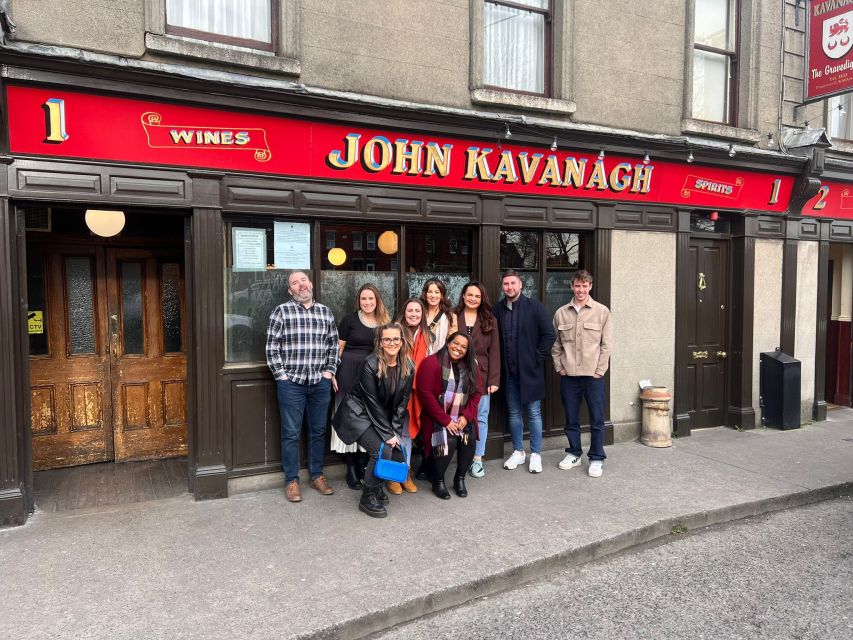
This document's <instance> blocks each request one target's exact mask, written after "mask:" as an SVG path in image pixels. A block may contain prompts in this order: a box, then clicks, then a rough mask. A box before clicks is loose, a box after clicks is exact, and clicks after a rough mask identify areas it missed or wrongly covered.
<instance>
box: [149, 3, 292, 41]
mask: <svg viewBox="0 0 853 640" xmlns="http://www.w3.org/2000/svg"><path fill="white" fill-rule="evenodd" d="M267 2H268V3H269V8H270V41H269V42H264V41H263V40H252V39H251V38H239V37H237V36H227V35H223V34H221V33H214V32H212V31H204V30H201V29H193V28H190V27H180V26H177V25H173V24H169V15H168V12H167V11H166V3H165V2H164V3H163V20H164V23H165V26H164V32H165V33H166V34H167V35H173V36H180V37H183V38H193V39H195V40H203V41H205V42H218V43H220V44H226V45H230V46H233V47H245V48H247V49H255V50H258V51H269V52H272V53H274V52H276V51H278V35H279V16H280V11H279V3H278V0H267Z"/></svg>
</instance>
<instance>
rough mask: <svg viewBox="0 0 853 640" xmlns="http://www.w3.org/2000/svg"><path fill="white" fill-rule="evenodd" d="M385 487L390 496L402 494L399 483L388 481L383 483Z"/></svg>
mask: <svg viewBox="0 0 853 640" xmlns="http://www.w3.org/2000/svg"><path fill="white" fill-rule="evenodd" d="M385 485H386V486H387V488H388V493H390V494H391V495H394V496H399V495H400V494H401V493H403V487H401V486H400V483H399V482H391V481H388V482H386V483H385Z"/></svg>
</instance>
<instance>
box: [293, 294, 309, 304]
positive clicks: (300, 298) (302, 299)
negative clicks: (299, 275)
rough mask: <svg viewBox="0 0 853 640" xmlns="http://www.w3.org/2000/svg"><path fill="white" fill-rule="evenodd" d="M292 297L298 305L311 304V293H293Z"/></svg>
mask: <svg viewBox="0 0 853 640" xmlns="http://www.w3.org/2000/svg"><path fill="white" fill-rule="evenodd" d="M292 295H293V299H294V300H296V302H298V303H299V304H305V303H306V302H311V298H312V297H313V295H314V294H313V293H312V292H311V291H305V292H303V293H294V294H292Z"/></svg>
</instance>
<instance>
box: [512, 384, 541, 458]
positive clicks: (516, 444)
mask: <svg viewBox="0 0 853 640" xmlns="http://www.w3.org/2000/svg"><path fill="white" fill-rule="evenodd" d="M505 391H506V410H507V413H508V414H509V430H510V432H511V433H512V448H513V449H515V450H516V451H524V419H523V418H522V417H521V409H522V402H521V388H520V383H519V380H518V376H512V375H510V376H507V378H506V390H505ZM523 408H524V412H525V413H526V414H527V428H528V429H530V451H531V453H539V450H540V449H541V448H542V401H541V400H534V401H533V402H526V403H524V407H523Z"/></svg>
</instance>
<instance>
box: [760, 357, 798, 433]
mask: <svg viewBox="0 0 853 640" xmlns="http://www.w3.org/2000/svg"><path fill="white" fill-rule="evenodd" d="M760 364H761V373H760V376H761V377H760V379H759V388H760V393H761V401H762V404H763V405H764V413H763V415H762V420H763V422H764V425H765V426H768V427H776V428H778V429H799V428H800V361H799V360H797V359H796V358H793V357H791V356H789V355H788V354H787V353H783V352H781V351H770V352H765V353H762V354H761V358H760Z"/></svg>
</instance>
